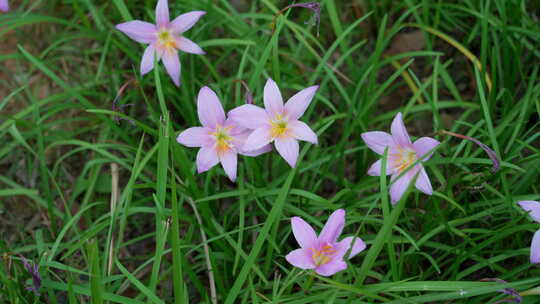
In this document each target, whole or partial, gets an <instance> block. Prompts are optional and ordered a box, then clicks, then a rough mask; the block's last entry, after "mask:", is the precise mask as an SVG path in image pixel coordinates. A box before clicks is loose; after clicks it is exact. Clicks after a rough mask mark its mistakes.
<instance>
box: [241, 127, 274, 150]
mask: <svg viewBox="0 0 540 304" xmlns="http://www.w3.org/2000/svg"><path fill="white" fill-rule="evenodd" d="M270 135H271V134H270V127H268V126H262V127H260V128H258V129H256V130H255V131H253V132H252V133H251V134H250V135H249V136H248V138H247V140H246V143H245V144H244V146H243V147H242V151H249V152H250V151H254V150H258V149H261V148H262V147H264V146H266V145H268V144H269V143H270V141H272V137H271V136H270Z"/></svg>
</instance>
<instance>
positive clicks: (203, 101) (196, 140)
mask: <svg viewBox="0 0 540 304" xmlns="http://www.w3.org/2000/svg"><path fill="white" fill-rule="evenodd" d="M197 112H198V114H199V121H200V122H201V124H202V127H194V128H189V129H187V130H185V131H183V132H182V133H180V135H178V137H177V139H176V141H178V143H180V144H182V145H184V146H186V147H191V148H192V147H200V148H201V149H200V150H199V153H198V154H197V171H198V173H203V172H205V171H208V170H210V168H212V167H214V166H215V165H217V164H218V163H221V165H222V166H223V169H224V170H225V173H226V174H227V176H228V177H229V179H230V180H231V181H233V182H234V181H235V180H236V166H237V161H238V154H242V155H246V156H257V155H260V154H262V153H265V152H268V151H270V150H271V149H272V147H271V146H270V145H266V146H263V147H261V148H260V149H257V150H254V151H245V150H243V149H242V146H243V145H244V143H245V141H246V139H247V138H248V136H249V134H250V130H247V129H244V128H242V127H240V126H238V125H237V124H236V123H235V122H233V121H232V120H231V119H227V118H226V117H225V111H224V110H223V107H222V106H221V102H220V101H219V98H218V97H217V95H216V93H214V91H212V89H210V88H209V87H203V88H202V89H201V90H200V91H199V96H198V98H197Z"/></svg>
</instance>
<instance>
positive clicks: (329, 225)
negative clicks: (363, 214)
mask: <svg viewBox="0 0 540 304" xmlns="http://www.w3.org/2000/svg"><path fill="white" fill-rule="evenodd" d="M344 226H345V210H343V209H338V210H336V211H334V212H333V213H332V214H331V215H330V217H329V218H328V221H326V224H325V225H324V227H323V230H322V231H321V234H319V242H321V243H330V244H334V243H336V241H337V238H338V237H339V236H340V235H341V232H342V231H343V227H344Z"/></svg>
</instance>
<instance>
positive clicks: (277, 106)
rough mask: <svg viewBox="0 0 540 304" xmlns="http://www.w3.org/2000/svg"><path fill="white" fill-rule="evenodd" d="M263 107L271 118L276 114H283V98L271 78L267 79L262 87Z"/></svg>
mask: <svg viewBox="0 0 540 304" xmlns="http://www.w3.org/2000/svg"><path fill="white" fill-rule="evenodd" d="M264 107H265V108H266V112H267V113H268V114H269V115H270V116H271V117H272V118H273V117H274V116H275V115H276V114H282V113H283V97H281V92H280V91H279V88H278V86H277V84H276V83H275V82H274V80H272V79H271V78H268V80H267V81H266V85H265V86H264Z"/></svg>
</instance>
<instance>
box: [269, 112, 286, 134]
mask: <svg viewBox="0 0 540 304" xmlns="http://www.w3.org/2000/svg"><path fill="white" fill-rule="evenodd" d="M270 125H271V126H272V128H271V129H270V134H271V136H272V138H280V137H284V136H286V135H287V133H289V128H288V126H289V122H288V121H287V120H286V118H285V117H283V115H281V114H276V117H275V118H274V119H273V120H271V121H270Z"/></svg>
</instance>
